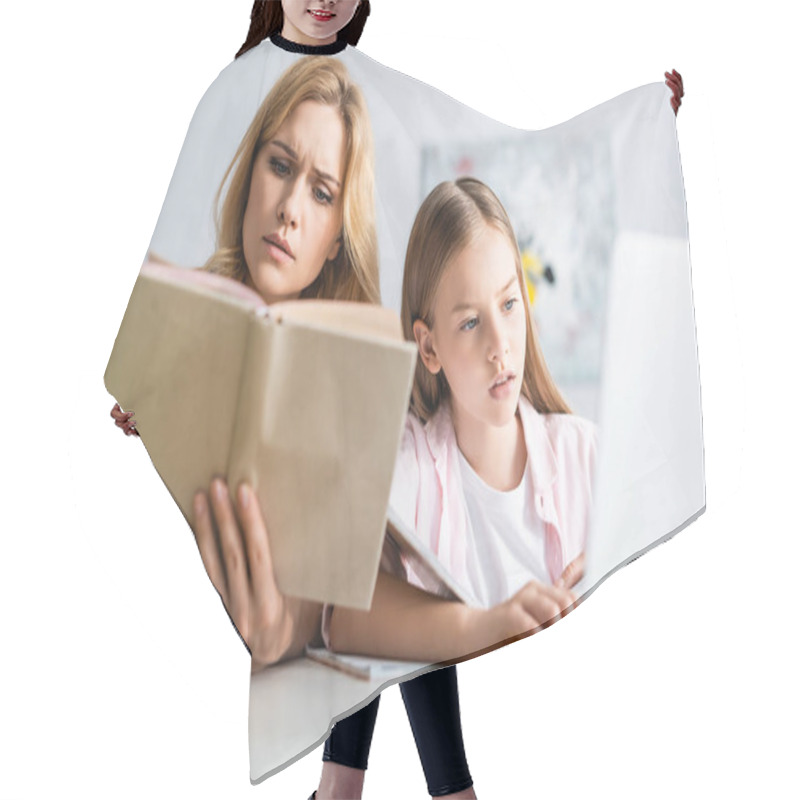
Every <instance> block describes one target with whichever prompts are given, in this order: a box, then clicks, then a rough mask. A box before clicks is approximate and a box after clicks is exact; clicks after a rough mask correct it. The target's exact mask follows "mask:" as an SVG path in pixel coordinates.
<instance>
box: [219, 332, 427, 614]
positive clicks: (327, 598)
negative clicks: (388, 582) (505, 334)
mask: <svg viewBox="0 0 800 800" xmlns="http://www.w3.org/2000/svg"><path fill="white" fill-rule="evenodd" d="M250 348H251V349H250V353H249V355H248V370H247V373H246V374H245V376H244V380H243V385H242V403H241V407H240V410H239V417H238V421H237V430H236V435H235V441H234V445H233V449H232V454H231V461H230V465H229V472H228V474H229V477H230V480H231V484H232V485H236V484H238V482H239V481H241V480H247V481H249V482H250V483H251V484H252V485H253V487H254V488H255V490H256V492H257V494H258V497H259V500H260V501H261V505H262V508H263V510H264V515H265V518H266V522H267V526H268V529H269V531H270V542H271V546H272V550H273V553H272V556H273V562H274V564H275V571H276V575H277V579H278V585H279V586H280V588H281V590H282V591H284V592H285V593H286V594H290V595H295V596H300V597H305V598H308V599H313V600H319V601H322V602H329V603H336V604H338V605H346V606H351V607H355V608H362V609H366V608H369V606H370V603H371V599H372V592H373V588H374V584H375V579H376V577H377V571H378V564H379V561H380V554H381V547H382V543H383V534H384V522H385V519H386V509H387V506H388V500H389V492H390V489H391V481H392V474H393V471H394V463H395V458H396V454H397V448H398V446H399V442H400V436H401V433H402V429H403V423H404V420H405V414H406V410H407V407H408V396H409V392H410V389H411V379H412V375H413V369H414V365H415V363H416V348H415V347H414V346H413V345H410V344H409V343H407V342H402V341H399V342H395V343H392V344H389V343H387V342H386V341H377V340H368V339H363V338H357V337H355V336H353V335H352V333H338V334H336V333H331V332H322V331H320V330H317V329H315V328H312V327H308V326H300V325H298V324H294V323H293V324H283V325H280V324H270V323H269V322H268V321H266V320H265V321H264V322H263V323H262V324H261V325H259V326H257V330H254V333H253V337H252V339H251V342H250ZM259 363H268V364H269V369H268V380H267V381H262V380H261V379H260V378H258V368H257V364H259Z"/></svg>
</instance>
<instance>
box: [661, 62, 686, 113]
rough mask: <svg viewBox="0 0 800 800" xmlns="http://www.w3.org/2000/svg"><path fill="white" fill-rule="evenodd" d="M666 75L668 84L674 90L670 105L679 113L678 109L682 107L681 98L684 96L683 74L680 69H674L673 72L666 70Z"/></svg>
mask: <svg viewBox="0 0 800 800" xmlns="http://www.w3.org/2000/svg"><path fill="white" fill-rule="evenodd" d="M664 77H665V78H666V84H667V86H668V87H669V89H670V91H671V92H672V97H671V98H670V101H669V102H670V105H671V106H672V110H673V111H674V112H675V114H677V113H678V109H679V108H680V107H681V98H682V97H683V76H682V75H681V74H680V72H678V70H676V69H673V70H672V72H665V73H664Z"/></svg>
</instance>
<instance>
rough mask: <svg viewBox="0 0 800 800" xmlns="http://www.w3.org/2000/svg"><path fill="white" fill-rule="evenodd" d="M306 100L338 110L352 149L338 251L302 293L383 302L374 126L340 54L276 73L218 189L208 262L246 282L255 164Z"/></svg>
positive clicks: (347, 158)
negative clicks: (246, 231) (245, 225)
mask: <svg viewBox="0 0 800 800" xmlns="http://www.w3.org/2000/svg"><path fill="white" fill-rule="evenodd" d="M307 100H311V101H314V102H317V103H322V104H324V105H327V106H331V107H333V108H335V109H337V110H338V111H339V112H340V114H341V118H342V124H343V125H344V130H345V150H346V155H345V169H344V180H343V183H342V246H341V247H340V248H339V252H338V254H337V256H336V258H334V259H332V260H330V261H327V262H325V265H324V267H323V268H322V271H321V272H320V274H319V277H318V278H317V279H316V280H315V281H314V282H313V283H312V284H311V285H310V286H308V287H306V288H305V289H304V290H303V291H302V292H301V293H300V296H301V297H303V298H309V297H313V298H320V299H326V300H353V301H358V302H366V303H378V302H380V280H379V274H378V244H377V235H376V232H375V201H374V183H375V175H374V171H375V170H374V164H375V156H374V148H373V142H372V126H371V125H370V121H369V114H368V112H367V106H366V103H365V101H364V97H363V95H362V94H361V90H360V89H359V88H358V86H356V85H355V84H354V83H353V82H352V81H351V80H350V75H349V73H348V72H347V68H346V67H345V66H344V65H343V64H342V63H341V61H339V60H338V59H335V58H327V57H326V56H306V57H305V58H301V59H299V60H298V61H297V62H295V63H294V64H293V65H292V66H291V67H289V69H287V70H286V72H284V73H283V75H281V77H280V78H279V79H278V80H277V82H276V83H275V85H274V86H273V88H272V91H271V92H270V93H269V94H268V95H267V97H266V98H265V99H264V102H263V103H262V104H261V106H260V107H259V109H258V111H257V112H256V115H255V117H254V119H253V121H252V122H251V123H250V127H249V128H248V130H247V133H245V135H244V138H243V139H242V142H241V144H240V145H239V148H238V150H237V151H236V155H235V156H234V158H233V161H232V162H231V164H230V166H229V167H228V169H227V170H226V172H225V176H224V177H223V179H222V184H221V186H220V188H219V191H218V192H217V201H216V202H217V209H218V213H217V250H216V252H215V253H214V255H213V256H211V258H210V259H209V260H208V262H207V263H206V265H205V267H204V268H205V269H207V270H209V271H210V272H215V273H217V274H220V275H225V276H226V277H229V278H234V279H235V280H239V281H242V282H244V281H245V279H246V278H247V274H248V270H247V264H246V263H245V260H244V246H243V243H242V222H243V220H244V212H245V209H246V208H247V199H248V197H249V194H250V179H251V175H252V172H253V164H254V163H255V160H256V158H257V156H258V153H259V151H260V150H261V148H262V147H263V146H264V145H265V144H266V143H267V142H269V141H270V140H271V139H272V138H273V137H274V136H275V133H276V132H277V130H278V129H279V128H280V126H281V125H282V124H283V122H284V121H285V120H286V118H287V117H288V116H289V115H290V114H291V113H292V112H293V111H294V110H295V109H296V108H297V106H299V105H300V104H301V103H303V102H305V101H307ZM226 185H227V191H225V190H226ZM223 193H224V196H225V199H224V201H222V196H223ZM221 201H222V205H221V207H220V203H221Z"/></svg>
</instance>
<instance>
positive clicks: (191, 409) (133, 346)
mask: <svg viewBox="0 0 800 800" xmlns="http://www.w3.org/2000/svg"><path fill="white" fill-rule="evenodd" d="M170 271H171V272H173V273H174V272H187V271H180V270H174V269H173V270H170ZM255 323H256V318H255V317H254V316H253V314H252V313H251V312H249V311H244V310H243V309H242V308H241V306H240V304H238V303H235V302H227V301H225V300H224V299H222V300H221V298H220V296H219V294H217V293H214V292H203V291H187V290H186V288H185V287H183V286H181V285H180V281H179V282H177V283H176V282H174V281H171V280H164V276H163V275H160V274H158V273H157V272H155V273H154V272H153V271H149V270H148V271H143V272H142V274H141V275H140V276H139V278H138V280H137V282H136V285H135V286H134V289H133V294H132V295H131V299H130V301H129V303H128V308H127V310H126V312H125V317H124V318H123V321H122V325H121V327H120V331H119V334H118V336H117V339H116V342H115V344H114V350H113V351H112V354H111V359H110V360H109V364H108V368H107V369H106V375H105V383H106V388H107V389H108V391H109V392H110V393H111V394H112V395H113V396H114V397H115V398H116V399H117V400H118V401H119V403H120V405H121V406H122V407H123V408H125V409H130V410H132V411H134V412H135V413H136V426H137V429H138V430H139V432H140V434H141V436H142V441H143V442H144V443H145V446H146V447H147V451H148V453H149V455H150V457H151V459H152V460H153V464H154V465H155V467H156V469H157V470H158V472H159V474H160V475H161V477H162V479H163V480H164V483H165V484H166V485H167V487H168V489H169V491H170V492H171V494H172V496H173V497H174V498H175V500H176V502H177V503H178V505H179V506H180V508H181V511H182V512H183V513H184V515H185V516H186V517H187V518H188V519H191V515H192V511H191V509H192V499H193V497H194V494H195V492H196V491H197V490H198V489H201V488H206V487H207V486H208V483H209V479H210V478H211V477H212V476H213V475H224V474H225V472H226V470H227V464H228V456H229V452H230V444H231V441H232V436H233V428H234V422H235V418H236V409H237V403H238V392H239V384H240V380H241V373H242V363H243V360H244V357H245V352H246V343H247V337H248V329H249V327H250V326H251V325H252V324H255Z"/></svg>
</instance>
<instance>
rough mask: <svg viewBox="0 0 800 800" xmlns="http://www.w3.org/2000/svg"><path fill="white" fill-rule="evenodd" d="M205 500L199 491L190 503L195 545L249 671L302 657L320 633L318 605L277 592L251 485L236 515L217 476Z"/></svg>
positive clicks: (239, 495)
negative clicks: (247, 656) (247, 657)
mask: <svg viewBox="0 0 800 800" xmlns="http://www.w3.org/2000/svg"><path fill="white" fill-rule="evenodd" d="M209 496H210V498H211V504H210V506H209V501H208V497H207V496H206V494H205V493H203V492H198V493H197V495H195V499H194V533H195V538H196V539H197V546H198V548H199V550H200V556H201V558H202V559H203V564H204V566H205V568H206V572H207V573H208V577H209V578H211V582H212V583H213V584H214V587H215V588H216V590H217V591H218V592H219V595H220V597H221V598H222V602H223V603H224V605H225V608H226V610H227V612H228V615H229V616H230V618H231V620H232V621H233V624H234V625H235V626H236V629H237V630H238V631H239V634H240V635H241V637H242V639H243V640H244V642H245V644H247V646H248V647H249V648H250V653H251V655H252V657H253V669H254V670H256V669H259V668H261V667H264V666H266V665H268V664H274V663H275V662H276V661H280V660H281V659H283V658H288V657H290V656H294V655H300V654H301V653H302V651H303V648H304V647H305V645H306V643H307V642H308V641H310V639H311V638H312V636H313V635H314V634H315V632H316V631H318V630H319V622H320V616H321V613H322V606H321V605H319V604H318V603H312V602H310V601H305V600H298V599H296V598H291V597H287V596H285V595H284V594H282V593H281V591H280V589H279V588H278V585H277V583H276V582H275V574H274V572H273V569H272V557H271V554H270V549H269V538H268V536H267V528H266V525H265V524H264V517H263V515H262V513H261V508H260V507H259V504H258V499H257V498H256V496H255V494H254V493H253V490H252V489H251V488H250V487H249V486H247V485H245V484H242V485H241V486H240V487H239V490H238V491H237V493H236V501H237V502H236V509H235V511H234V508H233V505H232V504H231V499H230V495H229V494H228V487H227V485H226V484H225V482H224V481H222V480H220V479H219V478H216V479H214V480H213V481H212V482H211V486H210V489H209ZM237 518H238V520H237Z"/></svg>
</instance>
